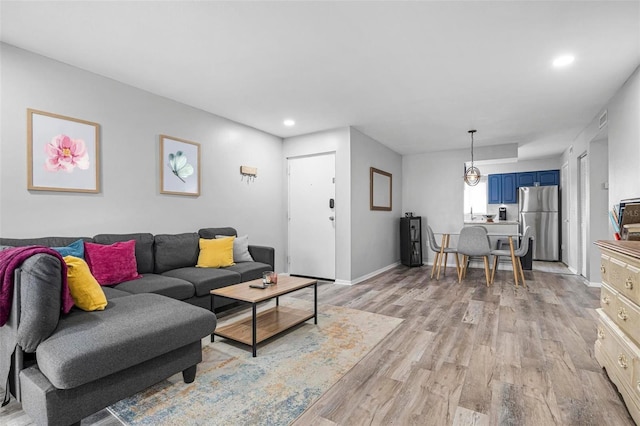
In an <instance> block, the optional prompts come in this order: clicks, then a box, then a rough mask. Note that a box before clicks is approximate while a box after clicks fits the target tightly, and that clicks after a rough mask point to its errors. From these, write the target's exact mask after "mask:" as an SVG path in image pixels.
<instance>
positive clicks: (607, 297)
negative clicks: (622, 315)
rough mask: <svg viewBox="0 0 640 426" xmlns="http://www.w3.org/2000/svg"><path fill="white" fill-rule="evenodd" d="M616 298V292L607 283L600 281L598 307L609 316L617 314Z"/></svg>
mask: <svg viewBox="0 0 640 426" xmlns="http://www.w3.org/2000/svg"><path fill="white" fill-rule="evenodd" d="M617 299H618V292H617V291H616V290H614V289H613V288H611V287H609V286H608V285H607V284H605V283H602V287H601V288H600V307H601V308H602V310H603V311H605V312H606V314H607V315H609V317H610V318H615V316H616V314H617V310H618V307H617V303H616V301H617Z"/></svg>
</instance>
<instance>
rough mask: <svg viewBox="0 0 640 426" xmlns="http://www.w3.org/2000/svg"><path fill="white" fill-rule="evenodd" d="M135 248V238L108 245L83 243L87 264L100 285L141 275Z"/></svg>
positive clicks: (133, 278)
mask: <svg viewBox="0 0 640 426" xmlns="http://www.w3.org/2000/svg"><path fill="white" fill-rule="evenodd" d="M135 249H136V242H135V240H129V241H121V242H117V243H113V244H109V245H106V244H95V243H85V247H84V251H85V257H86V259H87V264H88V265H89V268H90V269H91V273H92V274H93V276H94V277H95V278H96V280H98V282H99V283H100V285H112V284H119V283H121V282H123V281H129V280H135V279H137V278H140V277H141V275H140V274H138V265H137V263H136V255H135Z"/></svg>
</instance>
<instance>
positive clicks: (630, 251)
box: [595, 241, 640, 424]
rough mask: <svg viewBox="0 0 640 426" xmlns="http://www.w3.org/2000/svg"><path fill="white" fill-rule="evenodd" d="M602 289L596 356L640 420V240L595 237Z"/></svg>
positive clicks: (638, 420)
mask: <svg viewBox="0 0 640 426" xmlns="http://www.w3.org/2000/svg"><path fill="white" fill-rule="evenodd" d="M596 245H597V246H598V247H600V250H601V252H602V254H601V258H600V259H601V260H600V262H601V263H600V271H601V273H602V290H601V294H600V309H598V310H597V312H598V330H597V333H598V338H597V339H596V343H595V355H596V359H597V360H598V362H599V363H600V365H601V366H602V367H604V368H605V369H606V370H607V373H608V375H609V378H610V379H611V381H612V382H613V383H615V384H616V386H617V387H618V391H619V392H620V393H621V394H622V397H623V398H624V401H625V403H626V405H627V408H628V409H629V413H631V416H632V417H633V419H634V420H635V422H636V423H637V424H640V241H597V242H596Z"/></svg>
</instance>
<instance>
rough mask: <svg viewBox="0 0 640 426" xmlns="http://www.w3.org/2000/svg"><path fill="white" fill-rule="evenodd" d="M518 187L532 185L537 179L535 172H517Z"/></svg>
mask: <svg viewBox="0 0 640 426" xmlns="http://www.w3.org/2000/svg"><path fill="white" fill-rule="evenodd" d="M517 179H518V188H520V187H521V186H533V185H535V182H537V179H538V173H537V172H521V173H518V177H517Z"/></svg>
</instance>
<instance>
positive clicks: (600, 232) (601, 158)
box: [587, 139, 611, 285]
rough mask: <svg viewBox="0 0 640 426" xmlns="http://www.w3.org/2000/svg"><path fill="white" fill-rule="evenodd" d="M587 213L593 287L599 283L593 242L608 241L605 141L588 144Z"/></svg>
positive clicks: (598, 271)
mask: <svg viewBox="0 0 640 426" xmlns="http://www.w3.org/2000/svg"><path fill="white" fill-rule="evenodd" d="M587 158H588V160H589V211H588V223H589V226H588V227H587V241H588V242H589V246H590V248H589V253H588V258H587V262H588V268H589V271H588V274H589V281H590V282H592V283H593V285H599V283H600V250H598V249H597V248H596V247H594V246H593V244H592V243H593V241H597V240H610V239H611V234H610V233H609V209H608V204H609V191H608V190H607V188H606V186H607V183H608V181H609V155H608V143H607V140H606V139H605V140H598V141H594V142H591V143H590V144H589V156H588V157H587Z"/></svg>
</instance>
